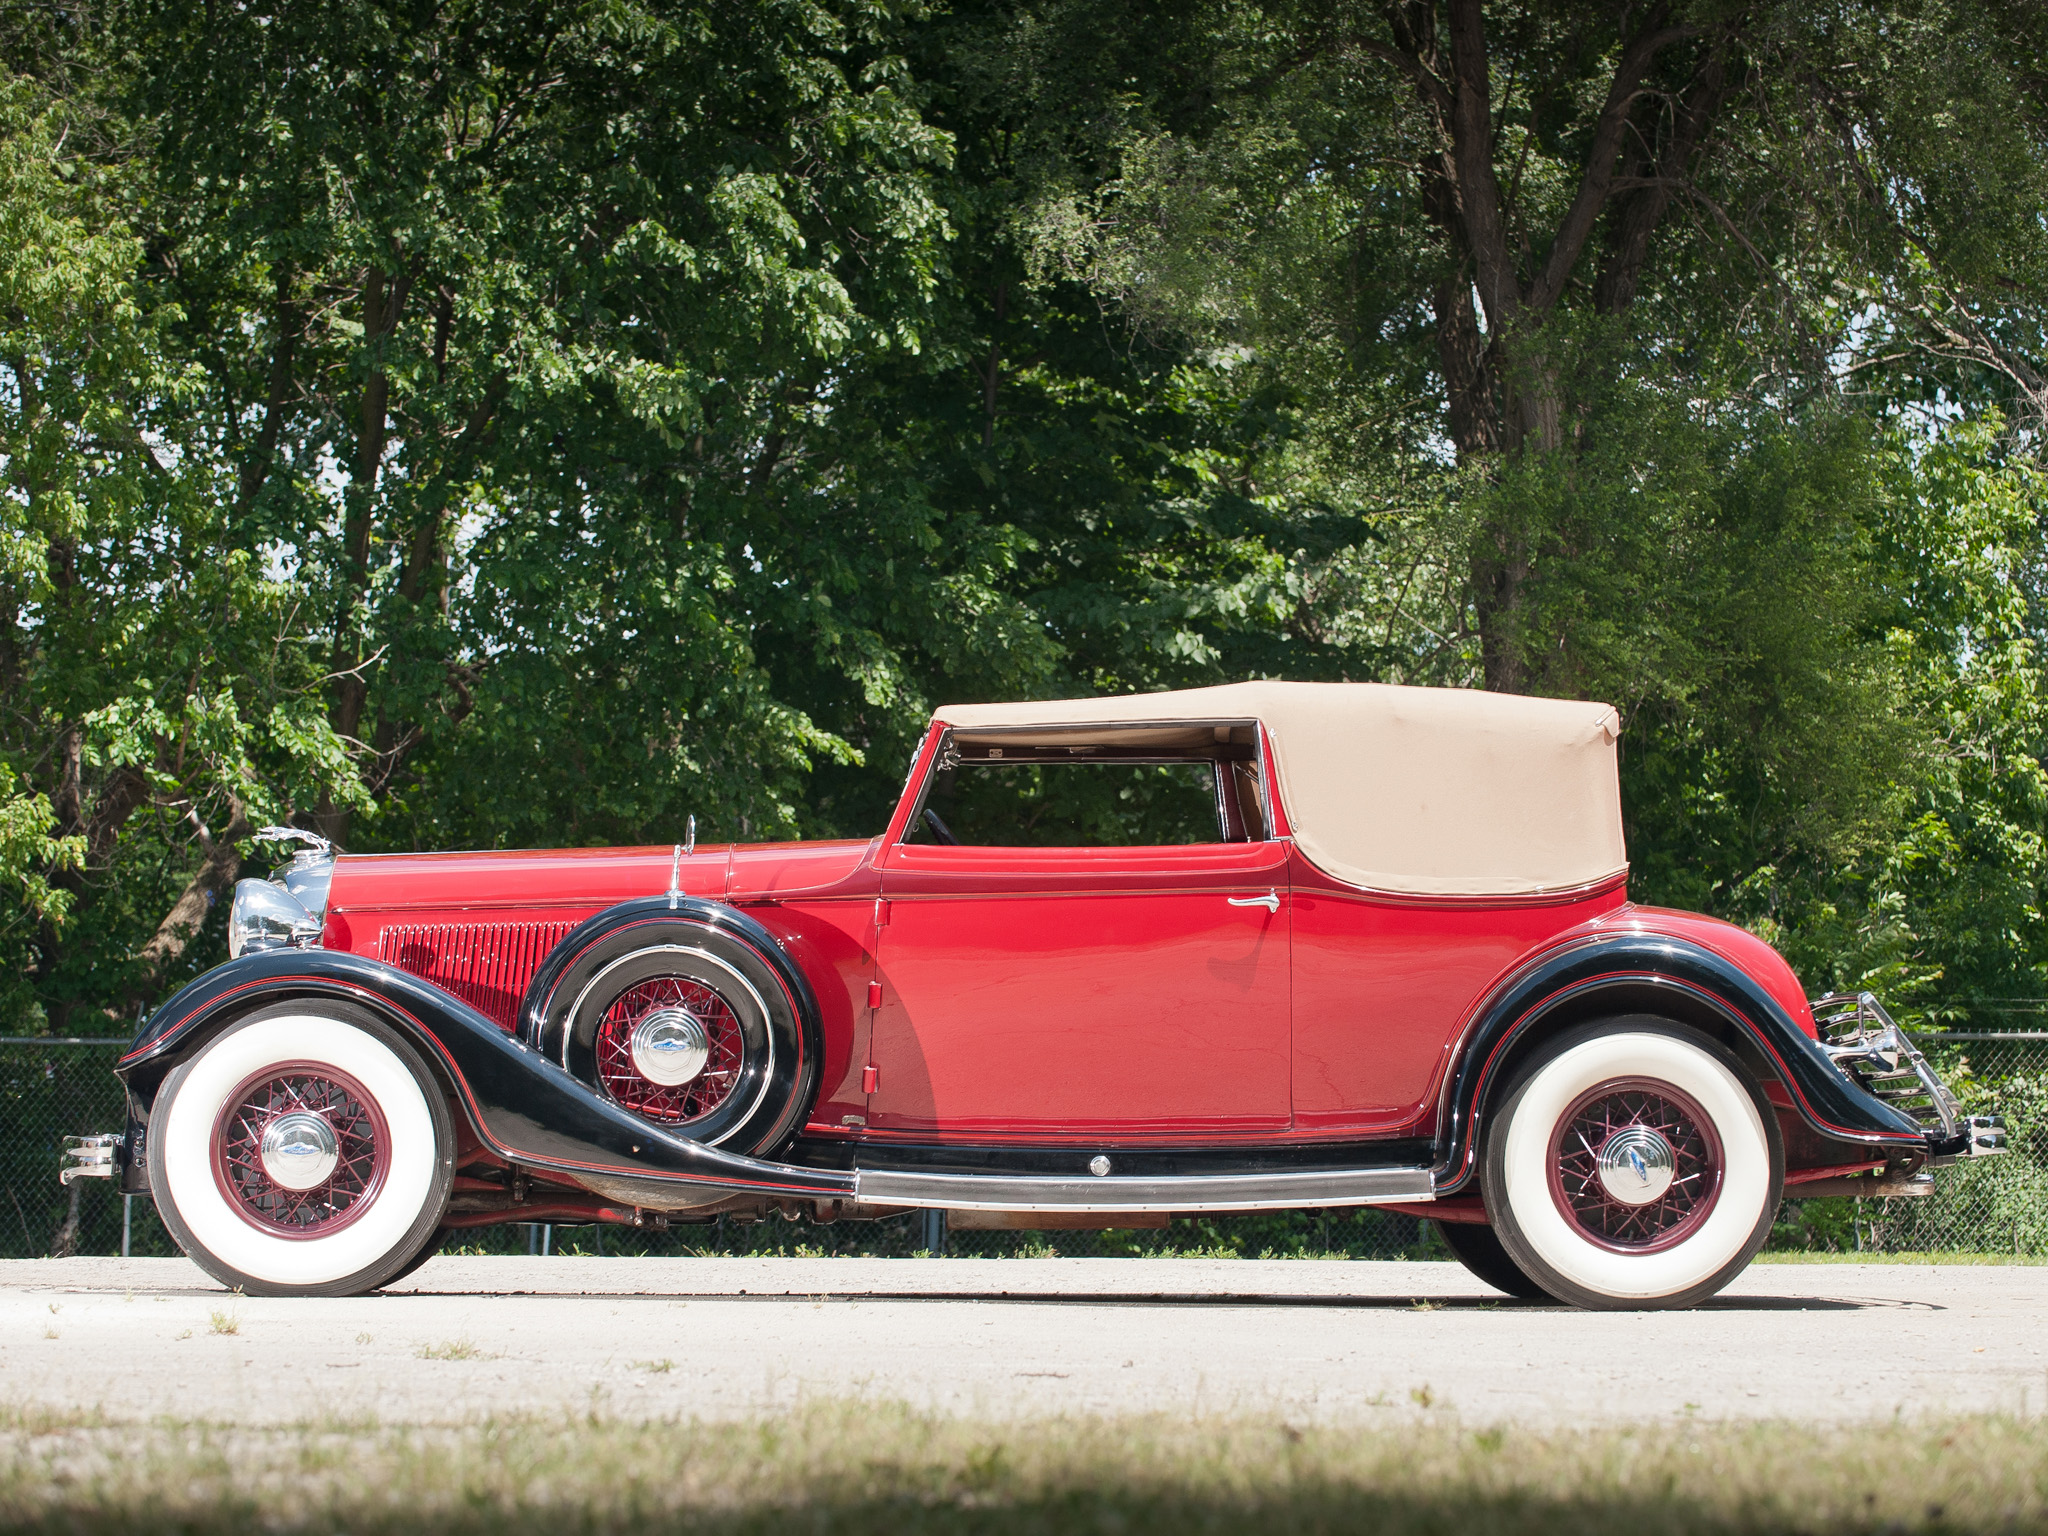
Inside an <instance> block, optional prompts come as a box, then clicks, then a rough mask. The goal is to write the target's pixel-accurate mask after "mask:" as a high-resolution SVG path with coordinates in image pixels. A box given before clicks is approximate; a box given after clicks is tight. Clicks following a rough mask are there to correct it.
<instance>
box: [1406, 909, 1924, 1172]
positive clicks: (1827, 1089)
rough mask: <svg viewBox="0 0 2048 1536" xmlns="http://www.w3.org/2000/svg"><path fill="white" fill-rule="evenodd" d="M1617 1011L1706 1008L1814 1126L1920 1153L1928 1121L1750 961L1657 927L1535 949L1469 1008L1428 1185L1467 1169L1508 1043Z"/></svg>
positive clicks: (1831, 1134)
mask: <svg viewBox="0 0 2048 1536" xmlns="http://www.w3.org/2000/svg"><path fill="white" fill-rule="evenodd" d="M1606 1004H1612V1005H1613V1007H1612V1011H1614V1012H1628V1013H1634V1012H1656V1011H1660V1008H1659V1005H1660V1004H1662V1005H1663V1011H1669V1012H1670V1013H1672V1014H1673V1015H1674V1016H1676V1017H1679V1018H1694V1019H1701V1018H1704V1019H1711V1020H1713V1021H1717V1022H1719V1023H1721V1024H1722V1025H1724V1026H1725V1027H1727V1028H1728V1029H1730V1030H1732V1031H1734V1032H1736V1033H1737V1034H1738V1035H1739V1036H1740V1037H1741V1038H1742V1039H1743V1040H1744V1041H1746V1043H1748V1044H1750V1045H1751V1046H1753V1047H1754V1048H1755V1050H1756V1051H1758V1052H1760V1053H1761V1054H1762V1056H1763V1058H1764V1060H1765V1061H1766V1062H1767V1063H1768V1064H1769V1065H1770V1066H1771V1067H1772V1069H1773V1070H1774V1071H1775V1072H1776V1074H1777V1076H1778V1077H1779V1079H1780V1080H1781V1081H1782V1082H1783V1083H1784V1085H1785V1088H1786V1090H1787V1093H1788V1095H1789V1096H1790V1098H1791V1101H1792V1107H1793V1109H1795V1110H1796V1111H1797V1112H1798V1114H1799V1115H1800V1117H1801V1118H1802V1119H1803V1120H1805V1122H1806V1123H1807V1125H1809V1126H1810V1127H1811V1128H1812V1129H1813V1130H1814V1131H1815V1132H1816V1133H1817V1134H1818V1135H1820V1136H1822V1137H1824V1138H1826V1139H1828V1140H1831V1141H1840V1142H1849V1143H1854V1144H1857V1145H1859V1146H1861V1147H1864V1148H1870V1149H1885V1150H1891V1149H1897V1150H1900V1151H1916V1152H1925V1151H1926V1149H1927V1135H1926V1132H1925V1131H1924V1130H1923V1129H1922V1128H1921V1127H1920V1126H1919V1125H1917V1124H1915V1123H1914V1122H1913V1121H1912V1120H1911V1119H1909V1118H1908V1117H1907V1116H1905V1115H1903V1114H1901V1113H1900V1112H1899V1111H1898V1110H1896V1109H1893V1108H1892V1107H1891V1106H1890V1105H1889V1104H1886V1103H1884V1102H1883V1101H1882V1100H1880V1099H1874V1098H1872V1097H1871V1096H1870V1095H1869V1094H1867V1093H1865V1092H1864V1091H1863V1090H1862V1089H1861V1088H1859V1087H1858V1086H1857V1085H1856V1083H1855V1082H1854V1081H1852V1080H1851V1079H1850V1077H1849V1076H1848V1074H1846V1073H1845V1072H1843V1071H1842V1069H1841V1068H1840V1067H1837V1066H1836V1065H1835V1064H1834V1062H1832V1061H1831V1060H1829V1059H1828V1055H1827V1053H1826V1052H1825V1051H1823V1050H1822V1049H1821V1048H1820V1046H1819V1044H1817V1043H1816V1042H1815V1041H1814V1039H1813V1038H1812V1037H1811V1036H1810V1035H1808V1034H1807V1033H1806V1032H1805V1031H1804V1030H1802V1029H1801V1028H1800V1027H1799V1026H1798V1024H1797V1023H1795V1022H1794V1021H1793V1019H1792V1016H1791V1015H1790V1014H1788V1013H1787V1012H1786V1011H1785V1009H1784V1008H1783V1007H1782V1006H1781V1005H1780V1004H1779V1003H1778V1001H1777V1000H1776V999H1775V998H1773V997H1772V996H1771V995H1770V994H1769V993H1768V992H1766V991H1765V990H1764V989H1763V988H1762V987H1761V986H1759V985H1758V984H1757V982H1756V980H1755V978H1753V977H1752V976H1750V975H1749V973H1748V972H1746V971H1744V970H1743V969H1742V968H1741V967H1740V966H1738V965H1736V964H1734V963H1733V962H1732V961H1730V960H1728V959H1726V958H1724V957H1723V956H1721V955H1718V954H1716V953H1714V952H1713V951H1712V950H1710V949H1705V948H1702V947H1701V946H1699V945H1697V944H1691V943H1688V942H1686V941H1685V940H1683V939H1674V938H1670V937H1667V936H1664V935H1660V934H1649V933H1619V934H1607V935H1598V936H1595V937H1592V938H1586V939H1580V940H1577V941H1575V942H1573V943H1570V944H1566V945H1562V946H1560V947H1559V948H1557V949H1554V950H1552V951H1550V952H1549V953H1547V954H1543V955H1539V956H1537V957H1536V959H1534V960H1532V961H1531V962H1530V963H1529V964H1528V965H1526V966H1524V967H1523V968H1522V969H1521V970H1519V971H1517V972H1516V973H1515V974H1514V975H1512V976H1510V977H1509V978H1508V979H1507V980H1506V981H1504V982H1502V983H1501V984H1500V985H1499V986H1498V987H1496V988H1495V989H1494V990H1493V992H1492V993H1491V994H1490V995H1489V996H1488V997H1487V998H1486V1000H1485V1001H1484V1002H1482V1003H1481V1004H1480V1005H1479V1007H1478V1009H1477V1010H1475V1012H1474V1014H1473V1018H1472V1022H1471V1024H1470V1025H1469V1026H1468V1027H1467V1029H1466V1031H1465V1034H1464V1039H1463V1043H1462V1045H1461V1046H1460V1048H1459V1052H1458V1057H1457V1060H1456V1062H1455V1063H1454V1064H1453V1066H1452V1068H1451V1072H1450V1076H1449V1078H1448V1079H1447V1080H1446V1083H1445V1086H1444V1097H1443V1112H1442V1114H1441V1115H1440V1116H1439V1117H1438V1132H1437V1142H1436V1166H1435V1169H1434V1172H1435V1175H1436V1186H1437V1192H1438V1193H1439V1194H1451V1193H1454V1192H1456V1191H1458V1190H1460V1189H1463V1188H1464V1187H1465V1186H1466V1184H1468V1183H1469V1182H1470V1180H1471V1178H1472V1174H1473V1170H1474V1167H1475V1166H1476V1155H1477V1150H1478V1130H1479V1126H1480V1121H1481V1116H1482V1115H1483V1113H1484V1111H1485V1108H1486V1105H1487V1102H1488V1097H1489V1095H1490V1094H1491V1092H1492V1091H1493V1089H1494V1088H1495V1086H1496V1085H1497V1084H1498V1082H1499V1080H1500V1078H1501V1076H1502V1069H1503V1068H1504V1067H1505V1066H1507V1065H1508V1064H1509V1063H1510V1061H1511V1060H1512V1058H1513V1055H1514V1051H1515V1047H1516V1045H1517V1044H1518V1043H1519V1042H1522V1041H1526V1040H1527V1039H1528V1038H1529V1037H1530V1034H1531V1032H1532V1031H1534V1030H1537V1029H1540V1028H1541V1027H1542V1026H1543V1025H1544V1024H1545V1023H1546V1021H1551V1022H1555V1021H1557V1020H1558V1019H1559V1016H1560V1014H1564V1015H1565V1016H1566V1017H1568V1018H1571V1019H1574V1020H1577V1019H1586V1018H1593V1017H1598V1016H1599V1014H1600V1013H1601V1012H1603V1011H1607V1010H1606V1009H1605V1008H1604V1006H1603V1005H1606Z"/></svg>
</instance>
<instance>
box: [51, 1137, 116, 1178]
mask: <svg viewBox="0 0 2048 1536" xmlns="http://www.w3.org/2000/svg"><path fill="white" fill-rule="evenodd" d="M127 1150H128V1138H127V1137H125V1136H112V1135H99V1136H66V1137H65V1138H64V1155H65V1156H66V1157H68V1158H70V1159H72V1162H71V1166H70V1167H68V1168H66V1169H64V1170H63V1171H62V1172H60V1173H59V1174H58V1175H57V1181H58V1182H59V1183H61V1184H69V1183H70V1182H71V1181H72V1180H73V1179H112V1178H118V1177H119V1176H120V1173H121V1159H122V1156H123V1154H125V1153H126V1152H127Z"/></svg>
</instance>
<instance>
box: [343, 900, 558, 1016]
mask: <svg viewBox="0 0 2048 1536" xmlns="http://www.w3.org/2000/svg"><path fill="white" fill-rule="evenodd" d="M572 926H573V925H572V924H569V923H394V924H392V925H391V926H390V927H388V928H386V929H384V931H383V932H382V933H380V934H379V935H378V936H377V958H378V959H379V960H382V961H384V962H385V963H386V964H387V965H395V966H397V967H398V968H399V969H400V970H401V971H404V972H405V973H406V974H408V975H411V976H417V977H419V978H420V980H422V981H428V982H432V983H433V984H434V985H435V986H437V987H439V988H441V990H442V991H444V992H452V993H453V994H454V995H455V996H457V997H459V998H461V999H462V1000H463V1001H464V1002H465V1003H467V1004H469V1006H470V1007H472V1008H474V1009H476V1011H477V1012H478V1013H481V1014H483V1015H485V1016H486V1017H487V1018H489V1019H491V1020H492V1021H494V1022H495V1023H496V1024H497V1026H498V1027H499V1028H500V1029H502V1030H504V1031H505V1032H506V1033H508V1034H510V1033H511V1032H512V1031H514V1030H515V1029H517V1028H518V1025H519V999H520V998H522V997H524V996H525V995H526V984H527V983H528V982H529V981H531V980H532V979H533V973H534V972H535V971H537V970H538V969H540V963H541V961H542V960H544V959H546V958H547V953H548V951H549V950H551V949H553V948H554V947H555V946H556V945H557V944H559V943H561V942H562V940H563V939H564V938H565V937H567V935H568V932H569V929H570V928H571V927H572Z"/></svg>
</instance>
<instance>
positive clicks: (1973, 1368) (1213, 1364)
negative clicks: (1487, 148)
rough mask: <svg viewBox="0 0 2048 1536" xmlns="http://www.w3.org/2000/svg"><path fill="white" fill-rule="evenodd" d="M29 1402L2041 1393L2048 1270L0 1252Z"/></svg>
mask: <svg viewBox="0 0 2048 1536" xmlns="http://www.w3.org/2000/svg"><path fill="white" fill-rule="evenodd" d="M0 1390H4V1400H5V1401H6V1402H7V1403H8V1404H10V1405H11V1406H13V1407H14V1408H16V1409H17V1410H18V1411H25V1412H26V1411H33V1410H35V1409H39V1408H47V1409H53V1410H59V1411H74V1410H88V1411H90V1410H96V1411H98V1412H99V1413H102V1414H104V1415H105V1416H107V1417H108V1418H110V1419H113V1420H116V1421H126V1420H135V1419H146V1418H153V1417H156V1416H159V1415H170V1416H173V1417H177V1418H181V1419H204V1420H209V1421H214V1422H222V1423H242V1424H275V1423H289V1422H301V1421H308V1420H323V1419H332V1418H336V1417H340V1418H345V1419H352V1420H364V1419H374V1420H377V1421H381V1422H385V1423H437V1424H438V1423H457V1422H467V1421H473V1420H476V1419H479V1418H483V1417H488V1416H490V1415H493V1414H504V1413H520V1414H543V1415H545V1414H582V1413H588V1412H592V1411H596V1412H598V1413H601V1414H607V1415H617V1416H621V1417H627V1418H632V1419H665V1418H689V1417H692V1416H706V1417H711V1416H716V1417H730V1416H747V1415H754V1414H759V1413H772V1412H776V1411H780V1410H783V1409H786V1408H788V1407H789V1406H790V1405H792V1404H795V1403H797V1402H800V1401H802V1400H804V1399H806V1398H816V1397H847V1396H853V1397H866V1398H872V1399H875V1400H887V1401H893V1402H907V1403H910V1404H913V1405H916V1406H918V1407H922V1408H929V1409H933V1410H936V1411H940V1412H948V1413H961V1414H976V1415H993V1416H1008V1415H1020V1414H1021V1415H1037V1414H1055V1413H1120V1412H1132V1411H1136V1412H1144V1411H1164V1412H1172V1413H1217V1412H1230V1411H1253V1412H1261V1413H1278V1414H1285V1415H1288V1416H1295V1417H1300V1418H1304V1419H1314V1420H1324V1421H1329V1420H1365V1421H1370V1422H1379V1421H1381V1420H1383V1419H1386V1418H1389V1417H1399V1416H1408V1415H1416V1414H1440V1413H1455V1414H1457V1415H1458V1416H1459V1417H1461V1418H1462V1419H1464V1420H1466V1421H1468V1422H1474V1423H1485V1422H1495V1421H1516V1422H1522V1423H1528V1424H1573V1423H1586V1422H1614V1421H1627V1420H1645V1419H1669V1418H1672V1417H1675V1416H1683V1415H1687V1414H1697V1415H1700V1416H1702V1417H1710V1418H1752V1417H1790V1418H1796V1419H1802V1420H1813V1421H1843V1420H1857V1419H1866V1418H1873V1417H1887V1418H1888V1417H1890V1416H1891V1415H1892V1414H1893V1413H1894V1412H1895V1411H1903V1412H1904V1413H1906V1414H1907V1415H1909V1416H1913V1415H1917V1414H1918V1413H1921V1412H1926V1411H1940V1410H1952V1409H1957V1410H1979V1411H1984V1410H1990V1411H2008V1412H2022V1411H2024V1412H2030V1413H2039V1412H2041V1411H2043V1410H2044V1409H2048V1268H2040V1267H2013V1268H1965V1267H1953V1268H1949V1267H1930V1266H1924V1265H1915V1266H1901V1265H1882V1264H1870V1265H1772V1264H1759V1265H1756V1266H1753V1267H1752V1268H1751V1269H1750V1270H1749V1271H1748V1273H1746V1274H1745V1275H1743V1276H1742V1277H1741V1278H1740V1279H1739V1280H1738V1281H1737V1282H1736V1283H1735V1285H1734V1286H1733V1287H1731V1288H1730V1290H1729V1291H1728V1292H1727V1293H1726V1294H1724V1295H1723V1296H1721V1297H1719V1298H1717V1299H1716V1300H1715V1301H1714V1302H1712V1303H1710V1304H1709V1305H1707V1306H1706V1307H1703V1308H1701V1309H1699V1310H1697V1311H1693V1312H1678V1313H1655V1312H1642V1313H1630V1312H1624V1313H1604V1314H1602V1313H1585V1312H1573V1311H1568V1310H1566V1309H1563V1308H1558V1307H1548V1306H1531V1305H1528V1304H1524V1303H1518V1302H1514V1301H1510V1300H1508V1299H1506V1298H1504V1297H1500V1296H1498V1295H1496V1294H1494V1293H1492V1292H1490V1291H1489V1290H1488V1289H1487V1288H1486V1287H1485V1286H1483V1285H1481V1284H1480V1283H1479V1282H1478V1281H1476V1280H1474V1279H1473V1278H1472V1277H1471V1276H1469V1275H1468V1274H1466V1273H1465V1271H1464V1270H1462V1269H1460V1268H1459V1267H1457V1266H1455V1265H1451V1264H1373V1263H1344V1262H1325V1261H1291V1260H1241V1261H1227V1260H1199V1259H1007V1260H977V1259H940V1260H930V1259H926V1260H918V1259H627V1258H612V1259H606V1258H561V1257H555V1258H541V1259H530V1258H465V1257H443V1258H437V1259H434V1260H433V1261H431V1262H430V1263H429V1264H427V1265H426V1266H425V1267H424V1268H422V1269H421V1270H420V1271H419V1272H418V1273H417V1274H416V1275H414V1276H413V1277H412V1278H411V1279H409V1280H408V1281H406V1282H405V1283H404V1285H403V1286H402V1287H401V1288H400V1289H399V1290H397V1291H394V1292H390V1293H386V1294H383V1295H379V1296H369V1297H359V1298H353V1299H348V1300H337V1301H328V1300H269V1299H261V1298H251V1297H235V1296H230V1295H228V1294H227V1293H225V1292H223V1291H222V1290H221V1289H220V1288H219V1287H218V1286H216V1285H214V1284H213V1283H212V1282H211V1281H210V1280H208V1279H207V1278H206V1277H205V1275H203V1274H202V1273H201V1272H200V1271H199V1270H198V1269H197V1268H196V1267H194V1266H193V1265H191V1264H189V1263H187V1262H186V1261H184V1260H182V1259H133V1260H119V1259H63V1260H29V1261H14V1262H0Z"/></svg>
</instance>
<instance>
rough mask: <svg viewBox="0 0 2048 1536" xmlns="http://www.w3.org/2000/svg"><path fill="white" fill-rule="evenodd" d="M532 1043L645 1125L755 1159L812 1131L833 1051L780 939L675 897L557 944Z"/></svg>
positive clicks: (533, 1019)
mask: <svg viewBox="0 0 2048 1536" xmlns="http://www.w3.org/2000/svg"><path fill="white" fill-rule="evenodd" d="M519 1035H520V1038H521V1039H522V1040H524V1041H525V1042H526V1043H527V1044H528V1045H530V1046H532V1047H533V1048H534V1049H535V1050H537V1051H539V1052H541V1053H542V1054H543V1055H544V1056H546V1058H547V1059H548V1060H549V1061H553V1062H556V1063H559V1064H560V1065H561V1066H563V1067H565V1068H567V1069H568V1070H569V1071H570V1072H571V1073H572V1074H574V1075H575V1076H576V1077H577V1078H579V1079H580V1080H582V1081H583V1082H586V1083H588V1084H590V1085H591V1086H592V1087H593V1088H595V1089H597V1091H598V1092H600V1093H602V1094H603V1095H605V1097H607V1098H609V1099H610V1100H612V1101H613V1102H614V1103H616V1104H618V1105H620V1106H621V1107H623V1108H625V1109H628V1110H631V1111H632V1112H633V1113H634V1114H636V1115H639V1116H641V1117H642V1118H643V1119H646V1120H648V1121H649V1122H651V1123H653V1124H656V1125H659V1126H661V1127H662V1128H663V1129H664V1130H668V1131H671V1132H674V1133H675V1134H677V1135H682V1136H687V1137H689V1138H690V1139H691V1140H693V1141H701V1142H703V1143H704V1144H706V1145H707V1146H718V1147H724V1148H726V1149H727V1150H729V1151H733V1152H738V1153H740V1154H742V1155H744V1156H749V1157H764V1156H771V1155H773V1154H774V1153H776V1152H778V1151H780V1150H781V1148H782V1147H783V1146H784V1145H785V1144H786V1143H787V1142H788V1141H789V1140H790V1138H791V1137H793V1136H794V1135H795V1134H796V1132H797V1130H798V1128H799V1127H800V1126H802V1124H803V1122H804V1117H805V1115H806V1114H807V1113H808V1112H809V1110H810V1107H811V1101H812V1099H813V1098H814V1097H815V1096H816V1093H817V1087H818V1075H819V1064H820V1060H821V1057H822V1055H823V1033H822V1030H821V1027H820V1024H819V1016H818V1003H817V998H816V995H815V994H814V993H813V992H812V991H811V987H810V984H809V982H808V981H807V980H806V979H805V978H804V975H803V972H802V971H800V970H799V969H798V968H797V967H796V965H795V964H794V963H793V962H792V961H791V960H790V959H789V957H788V956H787V955H785V954H784V953H783V952H782V949H781V947H780V946H779V945H778V944H777V943H776V942H775V938H774V936H773V935H772V934H770V933H769V932H768V930H767V929H766V928H764V927H762V926H761V924H760V923H758V922H756V921H755V920H754V919H753V918H751V917H749V916H747V915H746V914H745V913H743V912H740V911H738V910H736V909H735V908H732V907H728V906H723V905H721V904H719V903H717V902H710V901H702V900H696V899H689V898H684V899H679V900H677V901H676V902H675V903H674V904H673V905H672V904H671V902H670V899H669V898H668V897H666V896H653V897H647V898H644V899H642V900H639V901H629V902H624V903H622V904H620V905H619V906H616V907H612V908H610V909H608V910H606V911H604V912H600V913H599V914H598V915H597V916H596V917H593V918H591V919H590V920H589V921H587V922H585V923H583V924H582V925H580V926H579V927H577V928H576V929H575V930H574V931H573V932H571V933H570V934H569V936H568V937H567V938H565V939H563V940H562V942H561V943H560V944H558V945H556V946H555V948H554V950H553V951H552V952H551V953H550V954H549V955H548V957H547V959H546V960H545V961H543V962H542V964H541V967H540V969H539V970H538V971H536V972H535V973H534V977H533V981H532V983H531V984H530V985H529V986H528V987H527V990H526V996H525V999H524V1000H523V1001H522V1003H521V1004H520V1009H519Z"/></svg>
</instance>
